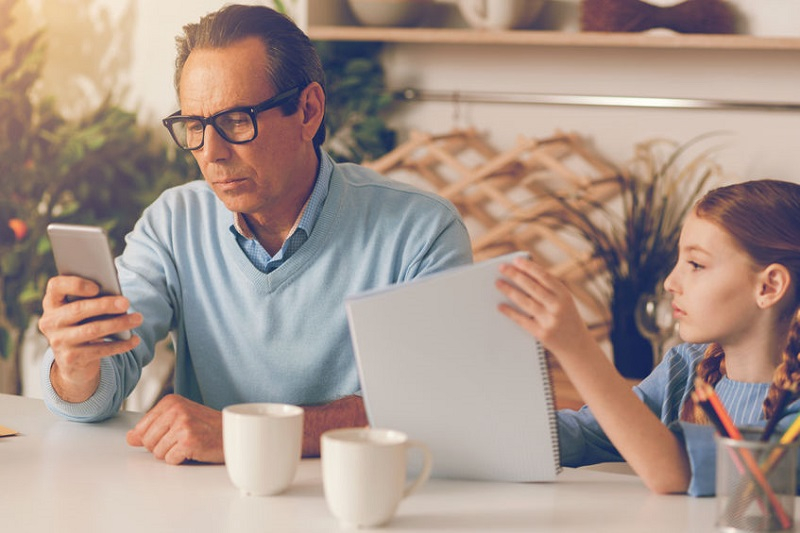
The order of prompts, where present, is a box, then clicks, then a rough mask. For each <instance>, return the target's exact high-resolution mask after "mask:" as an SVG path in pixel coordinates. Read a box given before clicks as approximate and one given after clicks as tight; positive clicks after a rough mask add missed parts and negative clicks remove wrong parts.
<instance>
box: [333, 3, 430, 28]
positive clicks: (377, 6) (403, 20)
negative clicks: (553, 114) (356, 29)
mask: <svg viewBox="0 0 800 533" xmlns="http://www.w3.org/2000/svg"><path fill="white" fill-rule="evenodd" d="M347 3H348V5H349V6H350V10H351V11H352V12H353V15H354V16H355V18H356V20H358V22H359V23H361V24H363V25H364V26H401V27H408V26H415V25H417V24H419V22H420V21H421V20H422V18H423V17H424V16H425V12H426V10H427V9H428V7H429V6H430V5H431V4H432V3H433V2H432V0H347Z"/></svg>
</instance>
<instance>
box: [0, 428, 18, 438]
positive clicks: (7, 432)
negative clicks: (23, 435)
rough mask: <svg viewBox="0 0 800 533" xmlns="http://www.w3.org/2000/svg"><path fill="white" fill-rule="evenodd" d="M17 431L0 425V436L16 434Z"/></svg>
mask: <svg viewBox="0 0 800 533" xmlns="http://www.w3.org/2000/svg"><path fill="white" fill-rule="evenodd" d="M18 433H19V431H15V430H13V429H11V428H7V427H5V426H0V437H10V436H12V435H16V434H18Z"/></svg>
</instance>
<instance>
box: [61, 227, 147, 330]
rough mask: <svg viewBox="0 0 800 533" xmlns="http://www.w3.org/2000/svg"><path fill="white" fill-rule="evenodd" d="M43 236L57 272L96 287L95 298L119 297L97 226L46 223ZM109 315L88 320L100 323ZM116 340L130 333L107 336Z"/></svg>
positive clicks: (102, 233)
mask: <svg viewBox="0 0 800 533" xmlns="http://www.w3.org/2000/svg"><path fill="white" fill-rule="evenodd" d="M47 236H48V237H49V238H50V244H51V245H52V247H53V257H54V258H55V260H56V268H57V269H58V273H59V274H61V275H66V276H80V277H82V278H86V279H89V280H92V281H94V282H95V283H97V284H98V285H100V294H99V296H108V295H120V294H122V290H121V289H120V285H119V277H118V276H117V268H116V266H114V255H113V253H112V252H111V246H110V245H109V242H108V235H106V232H105V230H104V229H103V228H101V227H99V226H87V225H79V224H56V223H53V224H50V225H48V226H47ZM108 316H112V315H101V316H97V317H92V318H91V319H90V320H101V319H103V318H108ZM111 337H112V338H115V339H119V340H128V339H130V338H131V332H130V331H121V332H119V333H116V334H114V335H112V336H111Z"/></svg>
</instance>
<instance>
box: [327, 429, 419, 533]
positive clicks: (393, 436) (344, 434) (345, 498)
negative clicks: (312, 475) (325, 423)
mask: <svg viewBox="0 0 800 533" xmlns="http://www.w3.org/2000/svg"><path fill="white" fill-rule="evenodd" d="M412 448H416V449H418V450H419V451H421V452H422V457H423V463H422V469H421V471H420V473H419V474H418V475H417V478H416V479H415V480H413V481H412V482H411V483H410V484H409V483H407V481H406V459H407V456H408V452H409V450H410V449H412ZM432 465H433V459H432V456H431V452H430V450H429V449H428V447H427V446H426V445H425V444H423V443H421V442H417V441H412V440H409V439H408V437H407V436H406V434H405V433H402V432H400V431H394V430H390V429H369V428H346V429H334V430H331V431H327V432H325V433H323V434H322V485H323V488H324V491H325V499H326V500H327V502H328V508H329V509H330V511H331V513H332V514H333V515H334V516H335V517H336V518H338V519H339V522H340V523H341V524H342V526H344V527H374V526H380V525H383V524H385V523H386V522H388V521H389V520H390V519H391V518H392V517H393V516H394V514H395V512H396V510H397V505H398V504H399V503H400V501H401V500H402V499H403V498H405V497H406V496H408V495H410V494H411V493H412V492H414V491H415V490H416V489H418V488H419V487H420V486H422V484H423V483H425V481H427V479H428V477H429V476H430V473H431V466H432Z"/></svg>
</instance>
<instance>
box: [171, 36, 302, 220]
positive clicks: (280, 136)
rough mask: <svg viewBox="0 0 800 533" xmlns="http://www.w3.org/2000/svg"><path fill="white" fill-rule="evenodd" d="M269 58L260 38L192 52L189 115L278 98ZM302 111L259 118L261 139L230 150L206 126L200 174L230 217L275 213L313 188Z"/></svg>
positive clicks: (186, 70)
mask: <svg viewBox="0 0 800 533" xmlns="http://www.w3.org/2000/svg"><path fill="white" fill-rule="evenodd" d="M267 61H268V59H267V55H266V51H265V48H264V45H263V43H262V42H261V41H260V40H258V39H257V38H255V37H251V38H247V39H243V40H241V41H238V42H236V43H234V44H232V45H230V46H228V47H226V48H218V49H213V48H201V49H195V50H193V51H192V53H191V54H189V57H188V59H187V60H186V63H185V65H184V67H183V72H182V75H181V82H180V87H179V89H180V105H181V112H182V114H184V115H199V116H204V117H207V116H210V115H213V114H214V113H218V112H220V111H223V110H226V109H229V108H231V107H236V106H253V105H255V104H258V103H260V102H262V101H264V100H267V99H268V98H271V97H273V96H275V94H276V93H277V91H276V89H275V88H274V87H272V85H271V83H269V81H268V80H267V75H266V66H267ZM302 115H303V113H302V112H297V113H294V114H293V115H290V116H283V114H282V112H281V111H280V109H278V108H273V109H269V110H267V111H264V112H262V113H260V114H259V115H258V118H257V121H258V136H257V137H256V138H255V139H254V140H253V141H251V142H249V143H246V144H231V143H229V142H227V141H225V140H224V139H222V137H220V135H219V134H218V133H217V131H216V130H214V128H213V127H206V129H205V142H204V144H203V147H202V148H200V149H198V150H194V151H193V152H192V155H194V158H195V159H196V160H197V164H198V165H199V166H200V170H201V171H202V173H203V176H204V177H205V179H206V181H207V182H208V183H209V185H211V187H212V188H213V190H214V192H215V193H216V194H217V196H218V197H219V198H220V200H222V202H223V203H224V204H225V206H226V207H227V208H228V209H230V210H231V211H235V212H241V213H244V214H246V215H252V216H255V217H258V216H259V215H261V216H266V215H267V214H270V213H271V214H272V215H274V213H275V210H276V209H280V208H281V207H284V208H285V207H286V205H285V204H286V203H287V202H289V203H291V202H294V201H296V200H297V198H298V197H302V196H304V194H306V193H307V191H308V190H309V182H308V180H309V179H311V180H312V181H311V183H313V179H314V177H315V176H314V175H312V176H310V177H309V176H308V172H307V170H308V166H307V163H308V157H309V153H308V151H309V149H310V150H312V151H313V148H312V147H311V145H310V143H308V142H307V140H304V134H303V128H302Z"/></svg>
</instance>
